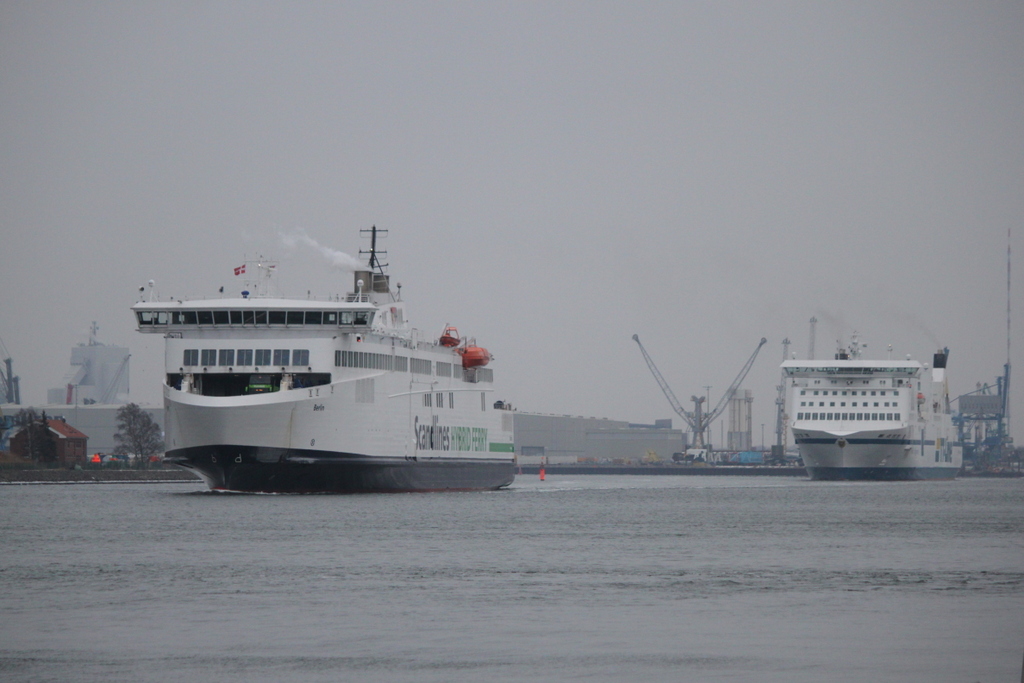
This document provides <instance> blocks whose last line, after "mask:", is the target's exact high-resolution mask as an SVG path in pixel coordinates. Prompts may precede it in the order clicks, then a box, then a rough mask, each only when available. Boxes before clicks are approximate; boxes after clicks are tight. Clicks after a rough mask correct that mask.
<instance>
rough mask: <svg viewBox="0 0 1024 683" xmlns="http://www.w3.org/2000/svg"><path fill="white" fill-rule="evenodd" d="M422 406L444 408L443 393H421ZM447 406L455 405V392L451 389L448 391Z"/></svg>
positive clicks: (452, 406)
mask: <svg viewBox="0 0 1024 683" xmlns="http://www.w3.org/2000/svg"><path fill="white" fill-rule="evenodd" d="M423 407H424V408H444V394H443V393H441V392H437V393H435V394H423ZM448 407H449V408H454V407H455V393H454V392H452V391H449V392H448Z"/></svg>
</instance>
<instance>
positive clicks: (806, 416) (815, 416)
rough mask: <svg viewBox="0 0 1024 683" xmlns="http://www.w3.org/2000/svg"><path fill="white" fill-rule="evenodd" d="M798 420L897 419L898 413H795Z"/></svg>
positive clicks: (875, 420)
mask: <svg viewBox="0 0 1024 683" xmlns="http://www.w3.org/2000/svg"><path fill="white" fill-rule="evenodd" d="M796 419H798V420H847V421H858V420H871V421H872V422H877V421H879V420H899V419H900V414H899V413H797V414H796Z"/></svg>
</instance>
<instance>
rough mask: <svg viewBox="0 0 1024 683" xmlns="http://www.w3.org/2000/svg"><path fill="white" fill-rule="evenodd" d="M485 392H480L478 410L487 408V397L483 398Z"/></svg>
mask: <svg viewBox="0 0 1024 683" xmlns="http://www.w3.org/2000/svg"><path fill="white" fill-rule="evenodd" d="M485 395H486V394H484V392H482V391H481V392H480V410H487V399H486V398H484V397H485Z"/></svg>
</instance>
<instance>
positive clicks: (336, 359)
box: [334, 351, 341, 368]
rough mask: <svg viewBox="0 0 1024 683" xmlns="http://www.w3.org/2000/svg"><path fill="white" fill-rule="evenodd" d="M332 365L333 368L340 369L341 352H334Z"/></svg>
mask: <svg viewBox="0 0 1024 683" xmlns="http://www.w3.org/2000/svg"><path fill="white" fill-rule="evenodd" d="M334 365H335V367H339V368H340V367H341V351H335V352H334Z"/></svg>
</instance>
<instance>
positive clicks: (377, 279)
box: [352, 270, 391, 294]
mask: <svg viewBox="0 0 1024 683" xmlns="http://www.w3.org/2000/svg"><path fill="white" fill-rule="evenodd" d="M360 280H362V281H363V282H364V283H365V284H364V286H363V294H367V293H370V292H373V293H376V294H387V293H388V292H389V291H391V285H390V278H389V277H388V276H387V275H383V274H381V273H374V272H373V271H370V270H357V271H356V272H355V274H354V278H353V283H354V285H355V286H354V288H353V290H352V291H353V292H358V291H359V281H360Z"/></svg>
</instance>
